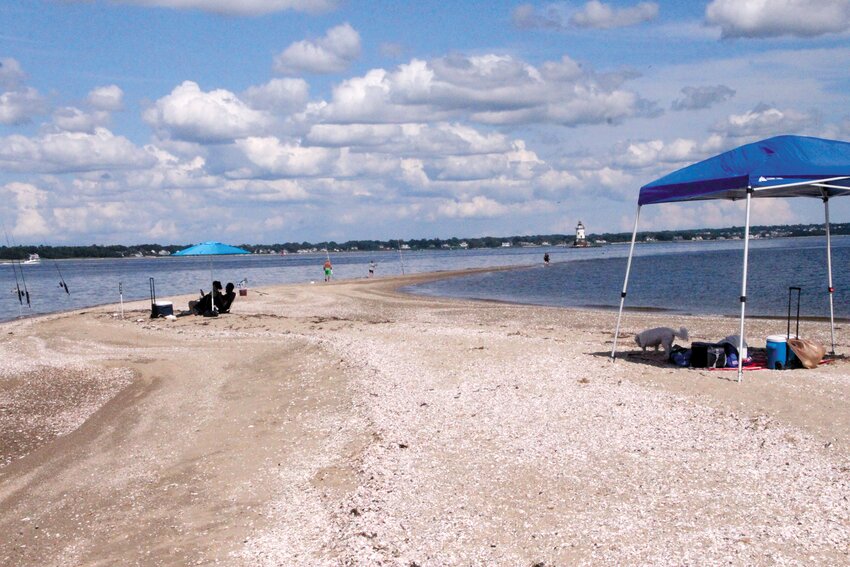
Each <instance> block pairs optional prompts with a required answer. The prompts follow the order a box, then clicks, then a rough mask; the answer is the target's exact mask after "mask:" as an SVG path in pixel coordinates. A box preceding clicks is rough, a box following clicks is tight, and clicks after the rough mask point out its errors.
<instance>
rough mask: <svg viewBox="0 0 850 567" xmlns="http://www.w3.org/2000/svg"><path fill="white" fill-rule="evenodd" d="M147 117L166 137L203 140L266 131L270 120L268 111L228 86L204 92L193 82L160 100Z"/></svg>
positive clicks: (218, 139)
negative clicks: (255, 108) (263, 110)
mask: <svg viewBox="0 0 850 567" xmlns="http://www.w3.org/2000/svg"><path fill="white" fill-rule="evenodd" d="M143 118H144V120H145V121H146V122H147V123H148V124H150V125H151V126H152V127H153V128H154V129H155V130H156V131H157V132H158V133H159V134H160V136H162V137H165V138H176V139H182V140H188V141H195V142H203V143H220V142H230V141H232V140H234V139H236V138H244V137H246V136H252V135H258V134H262V133H263V131H264V130H265V128H266V127H267V126H268V125H269V123H270V118H269V116H268V115H267V114H265V113H263V112H261V111H258V110H254V109H253V108H251V107H250V106H248V105H247V104H245V103H244V102H243V101H242V100H240V99H239V97H237V96H236V95H235V94H234V93H232V92H230V91H228V90H224V89H217V90H213V91H210V92H204V91H202V90H201V89H200V87H199V86H198V84H197V83H194V82H192V81H185V82H183V84H181V85H179V86H177V87H175V88H174V90H173V91H171V94H169V95H166V96H164V97H163V98H161V99H159V100H158V101H156V103H155V104H154V105H153V106H151V107H150V108H148V109H146V110H145V111H144V113H143Z"/></svg>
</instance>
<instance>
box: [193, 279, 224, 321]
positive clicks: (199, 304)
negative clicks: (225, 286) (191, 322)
mask: <svg viewBox="0 0 850 567" xmlns="http://www.w3.org/2000/svg"><path fill="white" fill-rule="evenodd" d="M203 293H204V290H201V294H203ZM213 297H215V305H216V306H217V305H218V304H219V302H220V301H221V299H220V298H221V282H220V281H218V280H216V281H214V282H213V290H212V293H208V294H206V295H204V296H203V297H201V299H199V300H197V301H190V302H189V309H190V310H191V311H192V313H194V314H195V315H205V314H207V313H213Z"/></svg>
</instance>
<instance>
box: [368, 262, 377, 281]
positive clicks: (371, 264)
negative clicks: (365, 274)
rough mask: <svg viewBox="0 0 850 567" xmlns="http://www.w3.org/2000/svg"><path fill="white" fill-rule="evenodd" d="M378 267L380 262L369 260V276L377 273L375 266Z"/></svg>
mask: <svg viewBox="0 0 850 567" xmlns="http://www.w3.org/2000/svg"><path fill="white" fill-rule="evenodd" d="M377 267H378V264H376V263H375V261H374V260H372V261H371V262H369V277H370V278H371V277H373V276H374V275H375V268H377Z"/></svg>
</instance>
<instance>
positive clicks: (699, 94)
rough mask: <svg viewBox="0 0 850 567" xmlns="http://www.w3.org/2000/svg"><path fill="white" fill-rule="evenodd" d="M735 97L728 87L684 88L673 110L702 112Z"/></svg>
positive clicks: (673, 105)
mask: <svg viewBox="0 0 850 567" xmlns="http://www.w3.org/2000/svg"><path fill="white" fill-rule="evenodd" d="M733 96H735V91H734V90H733V89H730V88H729V87H727V86H726V85H717V86H710V87H684V88H682V96H681V97H679V98H678V99H676V100H674V101H673V104H672V105H671V106H670V108H672V109H673V110H701V109H703V108H709V107H711V106H713V105H715V104H718V103H720V102H723V101H726V100H729V99H730V98H732V97H733Z"/></svg>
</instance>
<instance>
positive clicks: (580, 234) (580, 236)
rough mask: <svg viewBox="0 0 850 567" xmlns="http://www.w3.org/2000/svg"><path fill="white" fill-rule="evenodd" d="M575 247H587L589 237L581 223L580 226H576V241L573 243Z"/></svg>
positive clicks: (579, 222)
mask: <svg viewBox="0 0 850 567" xmlns="http://www.w3.org/2000/svg"><path fill="white" fill-rule="evenodd" d="M573 246H575V247H576V248H584V247H585V246H587V236H586V235H585V233H584V225H583V224H581V221H578V225H577V226H576V241H575V242H574V243H573Z"/></svg>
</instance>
